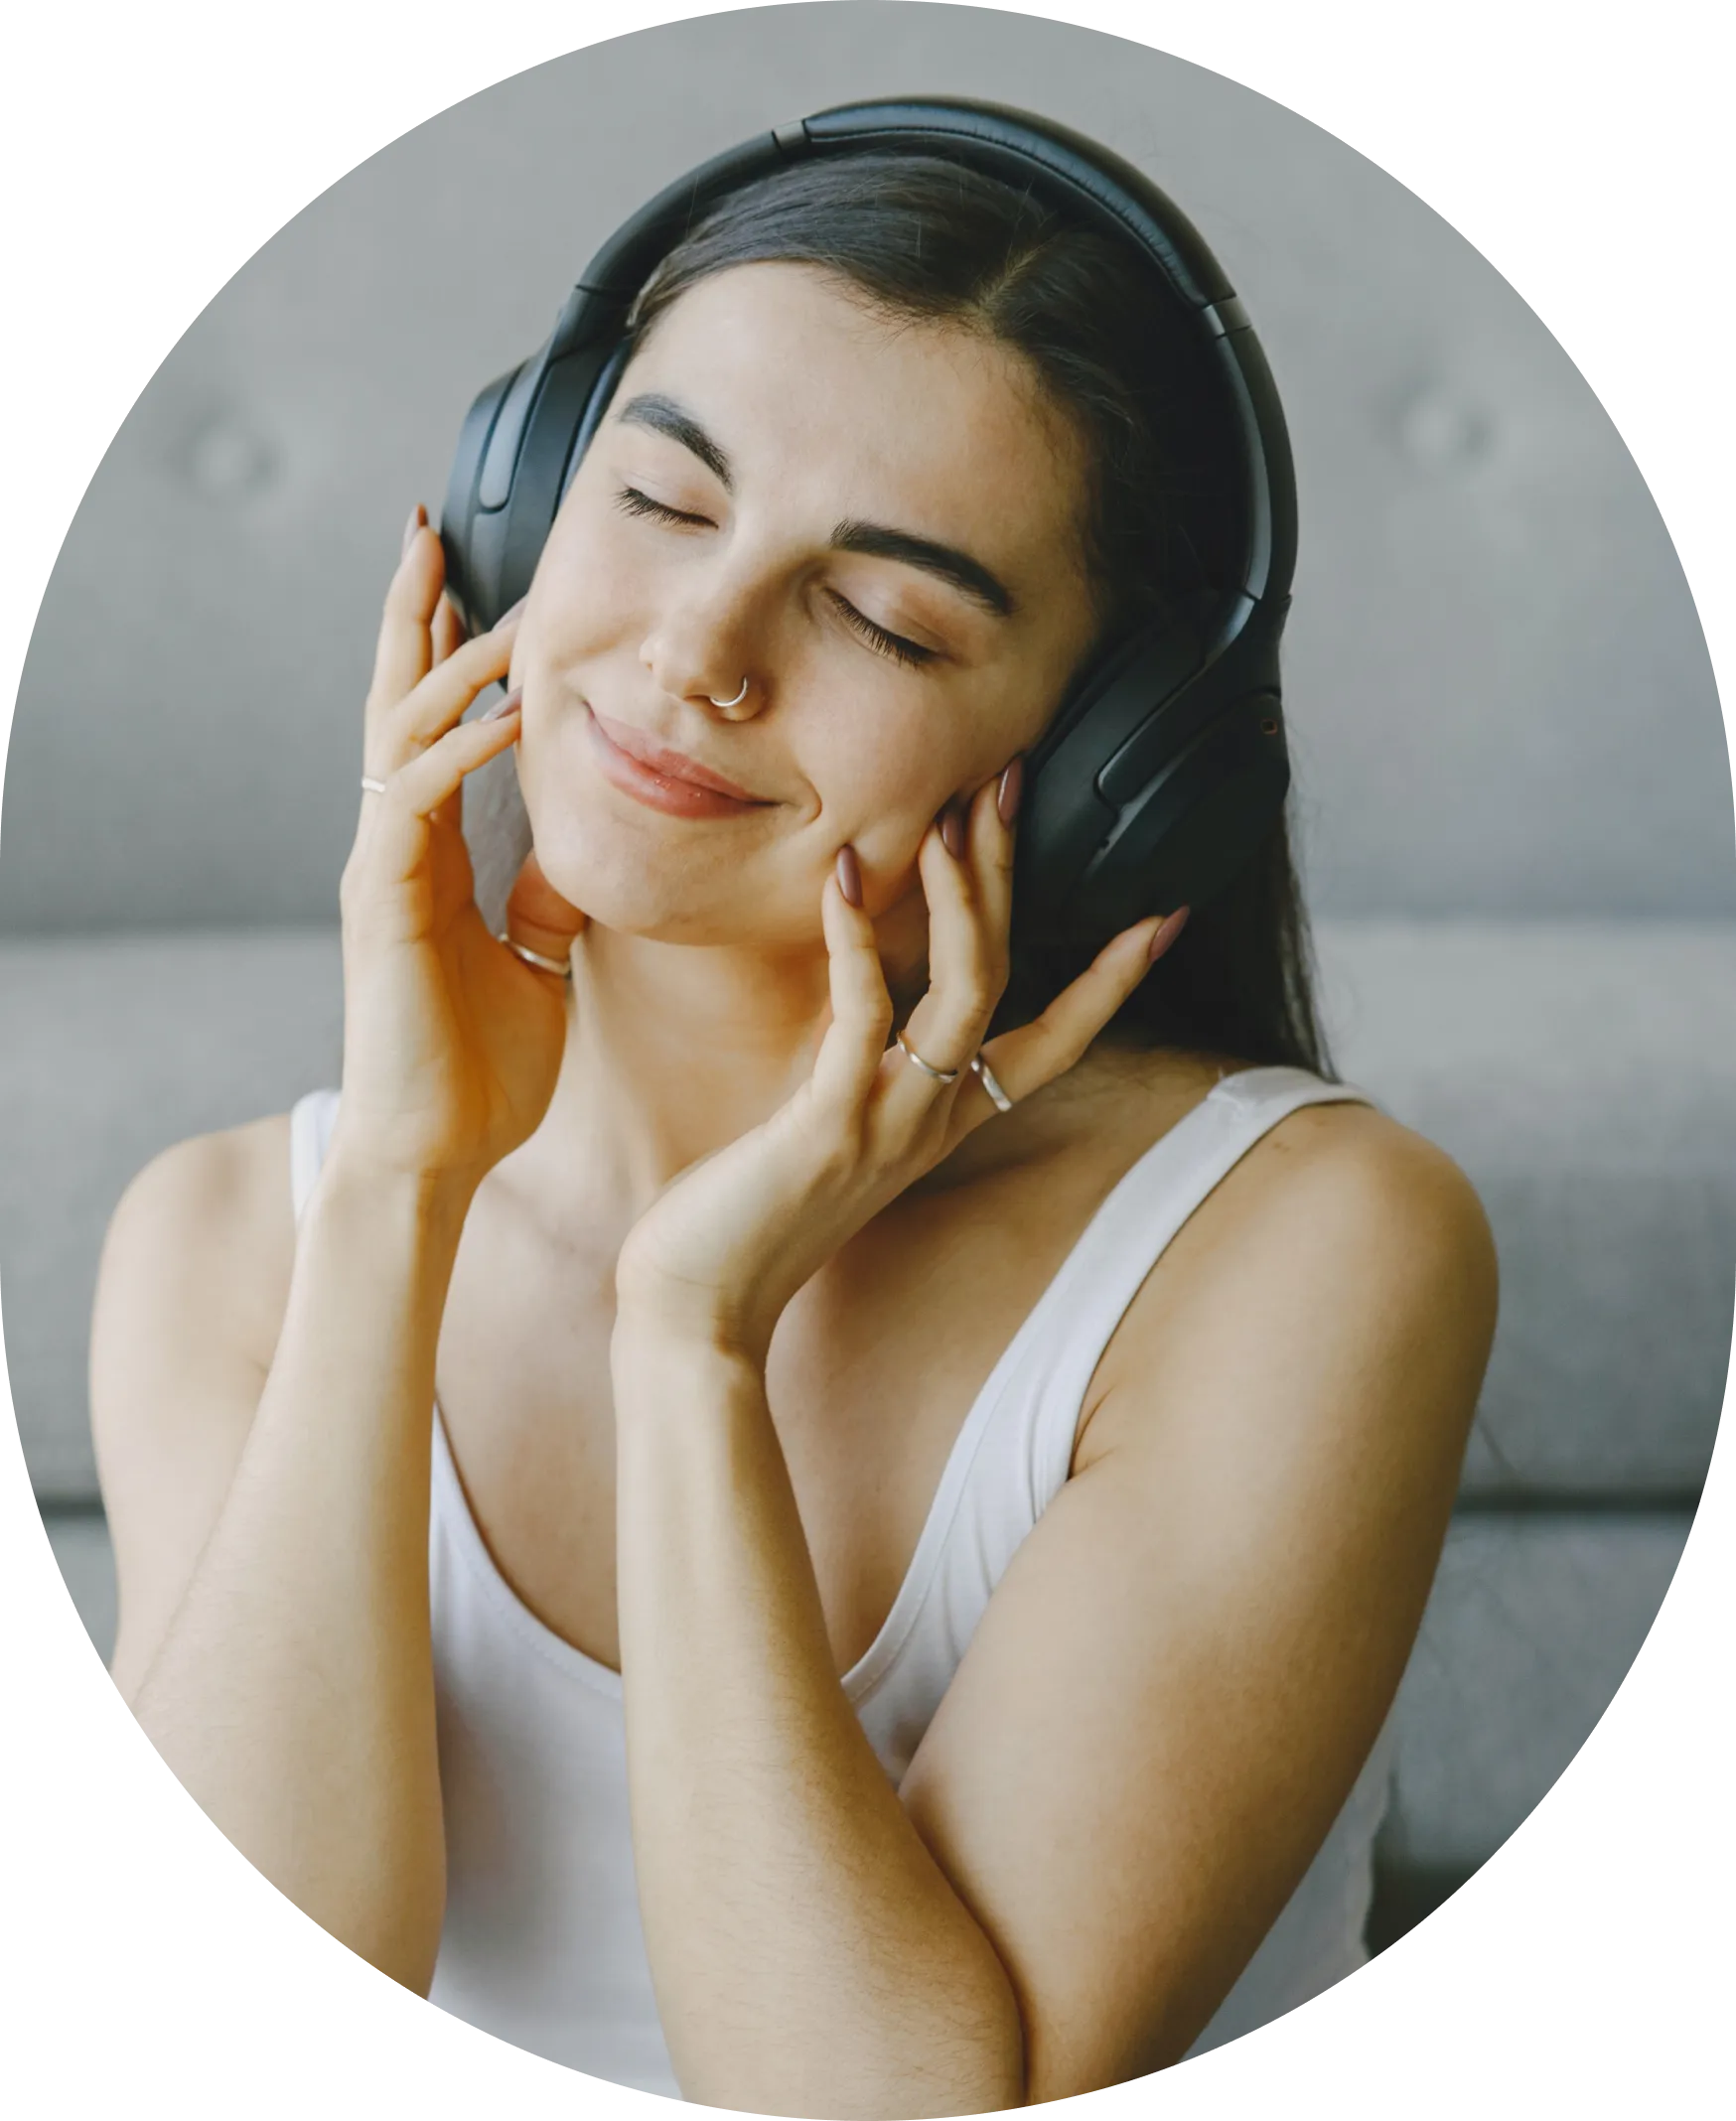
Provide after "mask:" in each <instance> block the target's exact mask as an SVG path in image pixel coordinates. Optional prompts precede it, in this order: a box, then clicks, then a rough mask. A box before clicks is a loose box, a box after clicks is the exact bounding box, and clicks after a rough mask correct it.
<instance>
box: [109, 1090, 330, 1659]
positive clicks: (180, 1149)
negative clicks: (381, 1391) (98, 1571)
mask: <svg viewBox="0 0 1736 2121" xmlns="http://www.w3.org/2000/svg"><path fill="white" fill-rule="evenodd" d="M294 1256H295V1220H294V1213H293V1209H292V1205H291V1201H290V1178H289V1122H288V1119H287V1117H286V1116H283V1115H279V1116H277V1117H275V1118H271V1119H262V1120H256V1121H252V1122H250V1123H249V1124H247V1125H245V1126H240V1127H232V1128H228V1129H225V1130H223V1131H221V1132H218V1133H213V1134H205V1135H199V1136H196V1137H194V1138H193V1139H192V1140H189V1141H183V1142H178V1143H177V1144H176V1145H175V1146H174V1147H173V1148H171V1149H167V1150H165V1151H164V1152H163V1153H162V1154H161V1155H159V1156H157V1157H155V1158H153V1159H152V1161H151V1162H150V1163H149V1164H147V1165H146V1166H145V1168H144V1169H143V1170H142V1171H141V1172H140V1173H139V1174H138V1175H137V1177H136V1178H134V1180H133V1181H132V1183H131V1184H130V1185H129V1186H128V1187H127V1189H126V1192H125V1193H124V1194H123V1195H122V1196H121V1199H120V1202H119V1204H118V1205H117V1206H116V1208H115V1210H114V1214H113V1216H112V1217H111V1219H110V1222H109V1226H108V1233H107V1236H106V1238H105V1240H104V1243H103V1249H102V1259H101V1264H100V1267H99V1269H98V1273H97V1282H96V1302H95V1310H94V1314H93V1317H92V1320H91V1333H90V1420H91V1430H92V1435H93V1438H94V1442H95V1446H96V1461H97V1470H98V1474H99V1477H100V1481H101V1486H102V1496H103V1503H104V1506H105V1508H106V1510H107V1513H108V1520H109V1528H110V1532H111V1534H112V1536H113V1539H114V1545H115V1558H116V1564H117V1570H118V1574H119V1578H120V1590H121V1640H120V1644H119V1646H118V1647H117V1651H116V1657H115V1671H116V1677H117V1679H118V1678H119V1677H120V1675H121V1670H122V1666H123V1663H124V1662H125V1659H126V1656H127V1652H128V1640H129V1637H131V1639H132V1641H133V1642H134V1643H136V1642H137V1640H138V1638H139V1634H140V1627H141V1625H144V1626H147V1627H154V1626H155V1625H156V1623H157V1622H158V1620H159V1619H161V1618H162V1617H163V1615H162V1610H161V1609H162V1608H163V1605H164V1602H165V1600H168V1601H169V1602H170V1603H171V1606H172V1603H173V1601H174V1600H175V1599H178V1598H179V1595H180V1590H181V1587H182V1585H183V1584H184V1583H185V1580H186V1575H187V1573H189V1572H190V1571H191V1569H192V1566H193V1562H194V1560H195V1558H196V1557H197V1555H198V1552H199V1548H200V1546H201V1545H203V1543H204V1540H205V1537H206V1535H207V1533H208V1532H209V1530H210V1528H211V1525H212V1524H213V1523H214V1522H215V1521H216V1517H217V1511H218V1509H219V1508H220V1507H221V1502H222V1497H223V1495H224V1494H225V1493H226V1492H227V1488H228V1484H229V1482H230V1480H231V1479H232V1477H233V1474H234V1469H235V1466H236V1463H237V1462H238V1460H239V1457H240V1454H241V1450H242V1447H243V1445H244V1444H245V1442H246V1436H247V1430H248V1427H249V1425H250V1423H251V1421H252V1416H253V1410H254V1408H255V1407H256V1406H257V1404H258V1400H259V1395H260V1392H261V1390H262V1389H263V1386H264V1381H265V1376H266V1372H267V1371H268V1369H269V1367H270V1363H271V1357H272V1353H273V1351H274V1349H275V1346H276V1342H277V1335H278V1332H279V1330H280V1328H281V1325H282V1321H283V1312H284V1305H285V1302H286V1299H287V1296H288V1290H289V1279H290V1272H291V1268H292V1266H293V1263H294Z"/></svg>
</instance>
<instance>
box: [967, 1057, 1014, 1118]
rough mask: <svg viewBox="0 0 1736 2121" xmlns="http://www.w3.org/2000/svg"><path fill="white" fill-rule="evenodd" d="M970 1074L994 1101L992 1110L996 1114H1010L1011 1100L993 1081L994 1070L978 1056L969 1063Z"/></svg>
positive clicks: (997, 1083)
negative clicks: (993, 1109)
mask: <svg viewBox="0 0 1736 2121" xmlns="http://www.w3.org/2000/svg"><path fill="white" fill-rule="evenodd" d="M970 1072H971V1073H972V1074H973V1075H974V1076H975V1077H976V1079H977V1080H978V1081H979V1082H980V1083H981V1084H982V1086H983V1088H984V1089H985V1090H986V1091H987V1092H988V1094H989V1095H990V1096H991V1097H992V1098H993V1099H994V1108H995V1110H996V1111H997V1112H1010V1111H1011V1110H1012V1109H1013V1100H1012V1099H1011V1098H1010V1097H1009V1096H1008V1095H1007V1093H1006V1091H1005V1090H1003V1089H1002V1088H1001V1086H1000V1083H999V1082H998V1081H997V1080H996V1079H995V1072H994V1069H993V1068H992V1067H990V1066H989V1064H988V1062H987V1061H986V1060H984V1059H983V1058H982V1056H981V1055H980V1054H978V1055H977V1056H976V1058H975V1059H974V1060H972V1061H971V1063H970Z"/></svg>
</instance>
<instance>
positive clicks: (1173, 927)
mask: <svg viewBox="0 0 1736 2121" xmlns="http://www.w3.org/2000/svg"><path fill="white" fill-rule="evenodd" d="M1191 911H1192V908H1190V907H1186V906H1178V907H1177V908H1176V910H1175V912H1174V913H1173V914H1171V915H1169V916H1168V918H1167V919H1164V920H1163V921H1162V922H1160V924H1159V926H1158V930H1157V933H1156V934H1155V935H1153V936H1152V938H1151V954H1150V956H1149V957H1147V959H1146V960H1145V961H1146V963H1147V964H1155V963H1156V962H1157V960H1158V959H1159V958H1160V957H1161V956H1162V955H1163V953H1164V951H1165V950H1167V949H1168V948H1169V946H1170V944H1171V943H1172V942H1174V941H1175V939H1176V937H1177V936H1178V935H1179V934H1180V933H1181V931H1182V930H1183V928H1185V927H1186V926H1187V924H1188V915H1189V914H1190V912H1191Z"/></svg>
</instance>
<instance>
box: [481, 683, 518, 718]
mask: <svg viewBox="0 0 1736 2121" xmlns="http://www.w3.org/2000/svg"><path fill="white" fill-rule="evenodd" d="M523 699H524V687H523V686H522V685H514V686H513V687H512V689H511V691H510V692H508V693H507V695H506V698H505V699H504V700H497V701H496V702H495V704H494V705H493V706H492V707H491V708H490V709H489V711H488V712H487V714H479V715H478V716H477V720H478V721H479V722H504V721H505V720H506V717H507V715H509V714H516V713H517V712H518V709H519V706H520V705H521V704H522V702H523Z"/></svg>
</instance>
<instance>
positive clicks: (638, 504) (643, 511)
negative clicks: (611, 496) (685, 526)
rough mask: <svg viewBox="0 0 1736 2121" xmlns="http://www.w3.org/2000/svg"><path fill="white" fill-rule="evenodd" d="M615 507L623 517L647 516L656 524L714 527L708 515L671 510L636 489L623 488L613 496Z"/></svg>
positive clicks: (681, 509) (679, 509)
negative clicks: (688, 524) (699, 524)
mask: <svg viewBox="0 0 1736 2121" xmlns="http://www.w3.org/2000/svg"><path fill="white" fill-rule="evenodd" d="M615 505H616V506H617V507H618V508H619V509H620V510H621V512H622V514H623V515H644V516H649V517H650V518H651V521H652V522H656V523H701V524H703V525H704V526H705V527H706V528H707V529H710V528H713V527H715V526H714V525H713V524H712V521H711V517H710V516H709V515H691V514H689V513H688V512H687V510H686V509H684V508H671V507H670V506H669V505H668V503H667V502H666V501H661V500H652V498H651V495H649V494H642V493H641V492H640V491H639V489H638V487H630V486H624V487H623V488H622V489H621V491H620V493H618V494H617V495H616V496H615Z"/></svg>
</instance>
